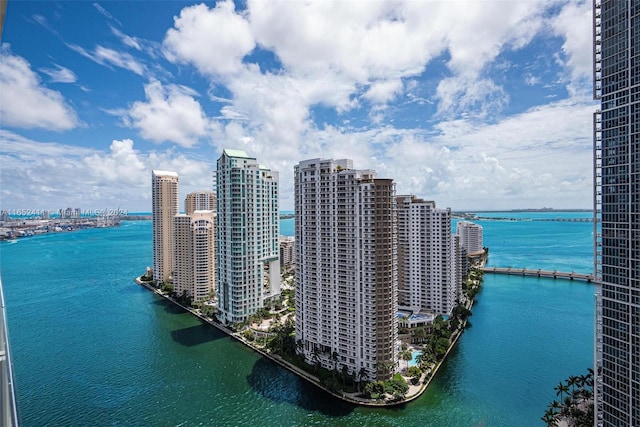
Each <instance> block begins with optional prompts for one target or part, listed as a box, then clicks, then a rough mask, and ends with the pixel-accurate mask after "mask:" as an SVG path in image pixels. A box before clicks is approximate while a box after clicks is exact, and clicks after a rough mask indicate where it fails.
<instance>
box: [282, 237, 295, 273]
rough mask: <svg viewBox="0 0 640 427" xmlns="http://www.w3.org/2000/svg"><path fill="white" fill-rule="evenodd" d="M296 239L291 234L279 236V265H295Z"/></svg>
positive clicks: (284, 266)
mask: <svg viewBox="0 0 640 427" xmlns="http://www.w3.org/2000/svg"><path fill="white" fill-rule="evenodd" d="M295 242H296V239H295V238H293V237H291V236H280V266H281V267H283V268H291V267H293V266H295V265H296V252H295Z"/></svg>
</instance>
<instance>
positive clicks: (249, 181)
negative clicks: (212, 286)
mask: <svg viewBox="0 0 640 427" xmlns="http://www.w3.org/2000/svg"><path fill="white" fill-rule="evenodd" d="M216 197H217V243H216V246H217V255H216V258H217V272H218V275H217V281H218V283H217V287H218V309H219V311H220V315H221V320H222V321H223V322H225V323H236V322H242V321H245V320H246V319H247V318H248V317H249V316H250V315H252V314H254V313H255V312H256V311H257V310H258V309H260V308H262V307H264V305H265V302H266V300H268V299H269V298H272V297H274V296H277V295H279V294H280V243H279V235H280V215H279V202H278V200H279V195H278V173H277V172H274V171H271V170H270V169H268V168H266V167H264V166H261V165H259V164H258V162H257V161H256V159H255V158H254V157H250V156H248V155H247V153H245V152H244V151H240V150H230V149H225V150H224V151H223V153H222V155H221V156H220V158H219V159H218V161H217V171H216Z"/></svg>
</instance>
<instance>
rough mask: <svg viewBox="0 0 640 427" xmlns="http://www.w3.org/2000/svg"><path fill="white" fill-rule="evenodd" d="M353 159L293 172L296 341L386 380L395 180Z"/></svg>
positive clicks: (311, 352)
mask: <svg viewBox="0 0 640 427" xmlns="http://www.w3.org/2000/svg"><path fill="white" fill-rule="evenodd" d="M352 169H353V164H352V161H351V160H321V159H313V160H306V161H303V162H300V163H299V164H298V165H297V166H296V167H295V169H294V178H295V215H296V222H295V248H296V340H299V341H301V343H302V351H303V353H304V357H305V360H306V362H307V363H309V364H315V363H321V364H322V366H324V367H326V368H328V369H334V368H336V369H338V370H341V369H342V367H346V368H347V369H348V371H349V373H351V374H352V375H356V376H358V379H363V380H369V381H371V380H375V379H383V378H385V379H386V378H389V377H390V375H392V374H393V371H394V369H395V366H396V362H397V357H398V348H397V343H396V341H397V327H398V320H397V268H396V266H397V253H396V222H395V184H394V183H393V181H392V180H391V179H377V178H376V177H375V172H374V171H372V170H352Z"/></svg>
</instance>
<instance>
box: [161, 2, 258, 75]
mask: <svg viewBox="0 0 640 427" xmlns="http://www.w3.org/2000/svg"><path fill="white" fill-rule="evenodd" d="M174 26H175V28H171V29H170V30H169V31H167V34H166V37H165V39H164V47H165V55H166V56H167V58H168V59H169V60H170V61H174V62H179V63H190V64H193V65H195V67H196V68H197V69H198V70H200V72H201V73H203V74H207V75H214V76H216V75H228V74H230V73H234V72H238V71H240V70H241V68H242V58H243V57H244V56H245V55H247V54H248V53H250V52H251V51H252V50H253V48H254V46H255V42H254V40H253V36H252V34H251V29H250V28H249V24H248V23H247V21H246V20H245V19H244V18H243V17H242V16H241V15H238V14H236V12H235V6H234V4H233V2H232V1H231V0H227V1H223V2H218V3H217V4H216V6H215V8H213V9H209V8H208V7H207V6H206V5H204V4H199V5H195V6H190V7H186V8H184V9H182V11H181V12H180V16H178V17H175V18H174Z"/></svg>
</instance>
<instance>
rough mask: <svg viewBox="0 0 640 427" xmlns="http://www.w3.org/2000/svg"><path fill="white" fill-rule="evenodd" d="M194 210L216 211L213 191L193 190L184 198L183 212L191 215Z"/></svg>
mask: <svg viewBox="0 0 640 427" xmlns="http://www.w3.org/2000/svg"><path fill="white" fill-rule="evenodd" d="M195 211H213V212H215V211H216V194H215V193H214V192H213V191H205V190H200V191H194V192H193V193H189V194H187V197H186V198H185V199H184V213H186V214H187V215H191V214H192V213H193V212H195Z"/></svg>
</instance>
